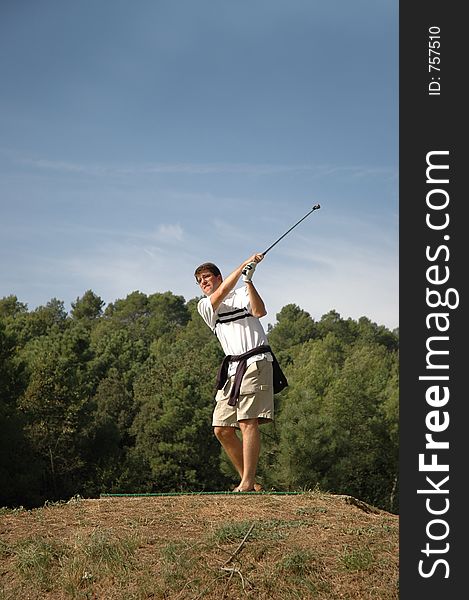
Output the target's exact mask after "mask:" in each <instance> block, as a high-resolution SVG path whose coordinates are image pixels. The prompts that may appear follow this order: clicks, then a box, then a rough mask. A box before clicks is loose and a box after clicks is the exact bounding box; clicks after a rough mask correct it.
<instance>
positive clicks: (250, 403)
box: [212, 359, 274, 428]
mask: <svg viewBox="0 0 469 600" xmlns="http://www.w3.org/2000/svg"><path fill="white" fill-rule="evenodd" d="M233 383H234V375H233V376H232V377H230V378H228V379H227V380H226V383H225V385H224V386H223V388H222V389H221V390H218V392H217V395H216V396H215V400H216V406H215V409H214V411H213V420H212V426H213V427H238V428H239V425H238V421H242V420H244V419H259V424H261V423H269V422H270V421H273V420H274V390H273V379H272V363H271V362H269V361H268V360H267V359H263V360H258V361H255V362H253V363H252V364H250V365H249V367H248V368H247V369H246V373H245V374H244V377H243V380H242V382H241V390H240V394H239V400H238V402H237V403H236V406H230V405H229V404H228V400H229V399H230V391H231V386H232V385H233Z"/></svg>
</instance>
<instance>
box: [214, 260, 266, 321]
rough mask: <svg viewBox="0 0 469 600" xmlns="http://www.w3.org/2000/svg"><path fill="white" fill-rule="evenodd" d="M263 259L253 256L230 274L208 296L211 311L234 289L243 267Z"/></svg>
mask: <svg viewBox="0 0 469 600" xmlns="http://www.w3.org/2000/svg"><path fill="white" fill-rule="evenodd" d="M263 258H264V255H263V254H253V255H252V256H251V257H250V258H248V259H247V260H245V261H244V262H242V263H241V264H240V265H239V267H238V268H237V269H235V270H234V271H233V272H232V273H230V274H229V275H228V277H227V278H226V279H224V280H223V281H222V282H221V284H220V286H219V287H218V288H217V289H216V290H215V291H214V292H213V294H210V302H211V303H212V307H213V310H217V308H218V307H219V306H220V304H221V303H222V302H223V300H224V299H225V298H226V296H227V295H228V294H229V293H230V292H231V290H232V289H233V288H234V287H235V285H236V284H237V282H238V279H239V278H240V277H241V273H242V272H243V269H244V267H245V266H246V265H247V264H248V263H250V262H255V263H259V262H261V260H262V259H263ZM256 293H257V292H256ZM261 302H262V301H261ZM264 310H265V308H264ZM255 316H256V315H255Z"/></svg>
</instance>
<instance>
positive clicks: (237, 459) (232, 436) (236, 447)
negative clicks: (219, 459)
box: [213, 427, 244, 479]
mask: <svg viewBox="0 0 469 600" xmlns="http://www.w3.org/2000/svg"><path fill="white" fill-rule="evenodd" d="M213 429H214V433H215V435H216V437H217V439H218V441H219V442H220V444H221V445H222V446H223V450H224V451H225V452H226V453H227V455H228V458H229V459H230V460H231V462H232V464H233V466H234V468H235V469H236V470H237V471H238V473H239V476H240V477H241V479H242V478H243V472H244V463H243V444H242V442H241V440H240V439H239V437H238V436H237V435H236V429H235V428H234V427H214V428H213Z"/></svg>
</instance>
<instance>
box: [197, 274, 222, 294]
mask: <svg viewBox="0 0 469 600" xmlns="http://www.w3.org/2000/svg"><path fill="white" fill-rule="evenodd" d="M221 281H222V278H221V275H214V274H213V273H211V272H210V271H202V273H199V274H198V275H197V282H198V284H199V286H200V289H201V290H202V291H203V293H204V294H205V295H206V296H210V294H213V292H214V291H215V290H216V289H217V288H218V287H219V286H220V284H221Z"/></svg>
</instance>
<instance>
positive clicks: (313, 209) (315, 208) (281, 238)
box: [263, 204, 321, 256]
mask: <svg viewBox="0 0 469 600" xmlns="http://www.w3.org/2000/svg"><path fill="white" fill-rule="evenodd" d="M318 208H321V207H320V206H319V204H315V205H314V206H313V208H312V209H311V210H310V211H309V213H307V214H306V215H305V216H304V217H302V218H301V219H300V220H299V221H298V222H297V223H295V224H294V225H292V226H291V227H290V229H289V230H288V231H286V232H285V233H284V234H283V235H282V236H281V237H279V238H278V240H277V241H275V242H274V243H273V244H272V245H271V246H269V247H268V248H267V250H266V251H265V252H263V254H264V256H265V255H266V254H267V252H268V251H269V250H272V248H273V247H274V246H275V245H276V244H278V243H279V242H280V240H283V238H284V237H285V236H286V235H287V234H288V233H290V231H291V230H292V229H294V228H295V227H296V226H297V225H299V224H300V223H301V221H304V220H305V219H306V217H309V215H310V214H311V213H312V212H313V211H315V210H317V209H318Z"/></svg>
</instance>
